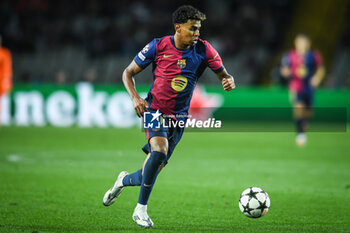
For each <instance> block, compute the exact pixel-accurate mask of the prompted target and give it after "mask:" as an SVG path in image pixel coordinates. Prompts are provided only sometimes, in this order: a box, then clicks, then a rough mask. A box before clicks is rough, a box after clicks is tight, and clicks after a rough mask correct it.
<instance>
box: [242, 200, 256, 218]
mask: <svg viewBox="0 0 350 233" xmlns="http://www.w3.org/2000/svg"><path fill="white" fill-rule="evenodd" d="M241 204H242V203H241ZM242 207H243V213H248V214H249V215H251V213H250V211H252V210H254V209H252V208H249V202H248V204H247V205H246V206H244V205H243V204H242Z"/></svg>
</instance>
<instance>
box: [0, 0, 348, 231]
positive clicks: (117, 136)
mask: <svg viewBox="0 0 350 233" xmlns="http://www.w3.org/2000/svg"><path fill="white" fill-rule="evenodd" d="M188 3H190V4H192V5H194V6H196V7H198V8H199V9H200V10H202V11H203V12H204V13H206V15H207V20H206V21H205V22H203V24H202V29H201V38H203V39H206V40H208V41H210V42H211V43H212V44H213V45H214V47H215V48H217V50H218V51H219V52H220V54H221V55H222V57H223V61H224V64H225V66H226V68H227V70H228V71H229V72H230V73H232V74H233V75H234V77H235V80H236V82H237V89H236V90H235V91H233V92H230V93H224V92H223V91H222V90H221V86H220V84H219V82H218V81H217V79H216V78H215V76H213V74H212V72H211V71H210V70H207V71H206V72H205V73H204V75H203V77H202V78H201V79H200V84H201V85H202V87H203V88H204V89H203V90H202V92H201V93H200V95H199V96H200V97H202V101H204V102H205V101H209V100H213V99H215V98H216V97H218V98H219V99H220V98H221V101H223V105H222V106H225V107H252V108H254V107H289V106H290V104H289V102H288V91H287V88H286V82H285V81H283V80H282V78H281V77H280V75H279V72H278V68H279V65H280V59H281V57H282V55H283V54H284V52H285V51H287V50H289V49H291V48H292V46H293V39H294V36H295V35H296V33H298V32H304V33H308V34H309V35H310V37H311V39H312V41H313V45H314V47H315V48H317V49H318V50H319V51H320V52H321V53H322V54H323V58H324V62H325V67H326V71H327V72H326V77H325V80H324V82H323V83H322V85H321V88H320V90H319V91H318V92H317V94H316V106H317V107H327V108H332V107H340V108H346V110H347V118H349V117H350V114H349V107H350V91H349V87H350V68H349V67H350V43H349V41H350V1H346V0H336V1H331V0H323V1H314V0H305V1H302V0H297V1H295V0H266V1H258V0H256V1H254V0H250V1H243V0H235V1H225V0H220V1H219V0H205V1H191V2H188V1H171V2H169V1H160V0H151V1H127V0H120V1H112V0H105V1H97V0H87V1H81V0H71V1H69V0H61V1H53V0H13V1H11V0H2V1H1V2H0V33H1V35H2V39H3V46H4V47H7V48H9V49H10V50H11V52H12V56H13V72H14V75H13V81H14V88H13V91H12V92H11V94H10V105H9V106H10V107H9V108H8V109H7V110H8V111H7V113H8V114H9V115H10V118H9V120H8V121H7V122H6V121H5V122H4V121H3V125H2V126H1V127H0V190H1V192H0V200H1V202H0V232H23V231H25V232H27V231H28V232H115V231H118V232H119V231H121V232H135V231H136V230H137V228H136V226H134V225H133V223H132V221H131V219H130V216H131V213H132V210H133V208H134V205H135V200H136V199H137V196H138V190H137V189H127V190H125V192H124V193H123V195H122V196H121V199H120V201H118V203H117V204H116V205H115V206H113V207H111V208H105V207H103V206H102V204H101V198H102V196H103V194H104V192H105V191H106V189H107V188H109V186H110V185H111V184H112V183H113V182H114V179H115V177H114V176H116V174H117V173H118V172H119V171H121V170H128V171H133V170H135V169H136V168H138V166H139V164H141V163H142V161H143V159H144V157H143V154H142V153H141V152H140V147H141V146H142V145H143V143H144V140H145V136H144V134H143V133H142V132H141V131H140V130H139V128H137V127H131V128H125V126H132V125H135V122H136V123H137V118H136V117H135V115H134V114H133V110H132V109H131V105H130V102H128V101H129V100H128V96H127V94H126V92H125V91H124V88H123V86H122V82H121V74H122V72H123V69H124V68H125V67H126V65H128V64H129V62H130V61H131V60H132V58H133V57H134V56H135V54H137V52H138V51H139V50H140V49H142V48H143V47H144V46H145V44H147V43H148V42H149V41H151V40H152V39H153V38H154V37H161V36H163V35H168V34H173V27H172V24H171V13H172V12H173V11H174V9H176V8H177V7H178V6H180V5H182V4H188ZM147 69H148V70H147V71H145V72H142V73H141V74H139V75H138V76H137V78H136V83H137V88H138V90H139V91H141V92H143V93H145V92H147V90H148V88H149V86H150V82H151V80H152V76H151V74H150V72H151V71H150V68H147ZM80 85H83V87H84V88H85V90H86V91H87V92H88V91H90V92H88V93H90V94H91V96H93V98H92V99H94V100H96V101H97V99H99V98H100V97H101V96H102V97H101V98H102V99H103V98H104V99H103V101H104V102H103V104H105V103H107V106H104V105H103V106H104V107H103V111H102V112H103V113H104V114H106V115H104V116H103V117H102V118H103V119H104V120H103V119H102V118H101V119H102V120H101V121H100V120H99V119H100V118H99V116H98V114H97V115H96V114H95V115H93V116H92V117H91V118H90V121H89V120H88V121H85V123H82V124H80V123H79V122H80V120H81V119H80V118H81V117H83V116H86V115H84V112H82V113H81V114H79V109H81V108H80V107H81V105H79V104H81V103H79V101H77V99H79V90H80V91H81V90H82V89H79V87H81V86H80ZM89 88H90V89H89ZM67 93H68V94H67ZM53 94H55V96H54V97H55V98H56V102H55V101H53V99H54V98H49V97H52V96H53ZM62 96H63V97H62ZM97 96H99V97H97ZM57 99H60V101H61V102H60V101H59V100H57ZM72 99H73V100H72ZM29 100H30V101H29ZM50 101H51V102H50ZM74 101H77V102H74ZM48 102H50V103H52V102H55V105H53V106H54V107H50V106H49V104H48ZM219 102H220V101H219ZM19 103H21V104H19ZM38 103H39V104H38ZM94 103H95V102H94ZM96 103H98V101H97V102H96ZM60 104H61V105H60ZM85 104H89V103H88V102H87V103H85ZM99 104H100V105H99V106H102V105H101V103H99ZM90 105H91V104H90ZM18 106H22V108H21V107H18ZM23 106H24V107H23ZM55 106H56V107H57V106H60V107H61V109H60V110H61V111H60V112H57V109H59V107H57V109H56V108H55ZM62 106H64V107H63V108H62ZM67 106H68V107H67ZM69 106H70V107H71V108H70V107H69ZM72 106H73V107H72ZM108 106H110V108H109V107H108ZM66 107H67V108H68V110H69V111H70V112H69V111H68V113H67V108H66ZM72 109H73V110H72ZM65 110H66V112H65ZM93 112H94V111H93V109H90V110H89V111H88V113H89V114H93ZM97 112H98V111H97ZM116 112H118V113H122V114H124V115H122V118H120V117H121V115H118V114H117V115H114V114H116ZM71 113H72V114H73V115H71ZM125 114H126V115H127V116H128V117H125ZM130 114H133V115H132V116H131V115H130ZM62 116H65V117H66V118H64V120H62V119H63V117H62ZM67 116H70V117H68V118H67ZM125 119H129V120H130V119H132V122H133V123H130V122H129V124H130V125H128V122H126V121H125ZM119 120H121V121H122V123H119ZM83 122H84V120H83ZM101 122H102V123H101ZM103 122H105V123H103ZM106 122H107V123H106ZM4 123H5V124H4ZM84 124H85V125H84ZM4 125H5V126H4ZM76 125H77V126H82V127H84V128H81V127H76ZM19 126H20V127H19ZM22 126H27V127H22ZM33 126H34V127H33ZM36 126H40V127H36ZM52 126H60V127H61V126H65V128H57V127H52ZM67 126H69V127H67ZM106 126H112V127H107V128H103V129H101V128H99V127H106ZM290 126H291V127H293V123H292V122H290ZM85 127H89V128H85ZM115 127H117V129H116V128H115ZM347 129H348V128H346V129H345V130H332V129H330V128H328V130H326V131H325V132H316V133H315V132H314V133H310V136H309V142H308V144H307V146H306V147H304V148H297V147H296V146H295V144H294V139H295V133H294V132H292V131H293V129H291V130H287V131H288V132H282V133H281V132H279V133H277V132H274V133H271V132H265V131H263V132H260V131H259V132H254V129H253V130H250V131H249V132H248V133H244V132H231V133H214V132H211V133H201V132H191V133H187V134H185V135H184V138H183V139H182V141H181V143H180V144H179V146H178V148H177V150H176V153H175V154H174V157H173V158H172V159H171V161H170V163H169V166H168V167H167V169H165V170H164V173H162V175H161V176H159V179H158V180H157V184H156V186H155V189H154V191H153V194H152V197H151V200H150V215H151V217H152V219H153V220H154V221H155V224H156V226H155V227H156V228H157V230H158V231H159V232H192V231H193V232H349V230H350V223H349V221H348V216H349V215H348V213H349V212H348V210H349V208H350V198H349V190H350V184H349V180H350V172H349V169H348V168H349V167H350V160H349V156H348V155H349V151H350V147H349V143H348V142H349V139H350V134H349V133H348V130H347ZM267 131H268V130H267ZM344 131H345V132H344ZM249 186H258V187H262V188H264V189H265V190H266V191H267V192H268V193H269V194H270V197H271V203H272V207H271V210H270V212H269V213H268V214H267V215H266V216H265V217H263V218H262V219H259V220H254V219H248V218H246V217H244V216H243V215H242V214H241V213H240V212H239V209H238V204H237V201H238V199H239V195H240V193H241V191H243V190H244V189H245V188H247V187H249ZM179 207H181V208H179ZM153 216H154V217H153ZM165 216H166V217H165Z"/></svg>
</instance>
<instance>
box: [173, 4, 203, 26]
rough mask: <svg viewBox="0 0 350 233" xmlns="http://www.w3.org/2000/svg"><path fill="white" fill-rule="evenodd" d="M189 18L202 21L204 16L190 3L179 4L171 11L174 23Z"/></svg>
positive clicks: (185, 20) (184, 21)
mask: <svg viewBox="0 0 350 233" xmlns="http://www.w3.org/2000/svg"><path fill="white" fill-rule="evenodd" d="M189 19H194V20H200V21H204V20H205V19H206V16H205V14H203V13H202V12H200V11H199V10H197V9H196V8H194V7H193V6H190V5H184V6H180V7H179V8H177V9H176V11H175V12H174V13H173V23H174V24H182V23H186V22H187V21H188V20H189Z"/></svg>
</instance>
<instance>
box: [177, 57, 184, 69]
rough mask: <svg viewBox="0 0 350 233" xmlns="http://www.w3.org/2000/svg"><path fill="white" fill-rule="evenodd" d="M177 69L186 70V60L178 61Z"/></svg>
mask: <svg viewBox="0 0 350 233" xmlns="http://www.w3.org/2000/svg"><path fill="white" fill-rule="evenodd" d="M177 67H179V68H180V69H184V68H185V67H186V59H179V60H177Z"/></svg>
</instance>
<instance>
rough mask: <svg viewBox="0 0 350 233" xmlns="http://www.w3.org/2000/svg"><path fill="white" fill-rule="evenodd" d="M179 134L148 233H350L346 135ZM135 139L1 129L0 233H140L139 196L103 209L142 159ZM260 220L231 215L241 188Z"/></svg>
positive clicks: (137, 135)
mask: <svg viewBox="0 0 350 233" xmlns="http://www.w3.org/2000/svg"><path fill="white" fill-rule="evenodd" d="M294 136H295V134H294V133H198V132H197V133H194V132H187V133H186V132H185V134H184V137H183V139H182V141H181V142H180V144H179V145H178V147H177V148H176V150H175V152H174V154H173V156H172V158H171V159H170V161H169V164H168V166H167V167H166V168H165V169H164V170H163V171H162V173H161V174H160V176H159V177H158V180H157V182H156V185H155V187H154V190H153V193H152V195H151V198H150V201H149V215H150V216H151V218H152V220H153V221H154V223H155V226H154V228H153V229H152V230H151V231H154V232H350V133H349V132H346V133H344V132H343V133H310V134H309V135H308V139H309V141H308V144H307V146H306V147H304V148H297V147H296V146H295V143H294ZM144 142H145V135H144V133H142V132H141V131H140V130H139V129H112V128H108V129H96V128H93V129H79V128H65V129H58V128H52V127H44V128H30V127H29V128H20V127H3V128H0V190H1V191H0V198H1V201H0V232H138V231H140V232H141V231H144V229H140V228H139V227H138V226H137V225H136V224H135V223H134V222H133V221H132V219H131V215H132V212H133V209H134V207H135V205H136V202H137V199H138V192H139V187H128V188H126V189H125V190H124V192H123V193H122V195H121V196H120V198H119V199H118V200H117V202H116V203H115V204H114V205H112V206H110V207H104V206H103V205H102V197H103V195H104V193H105V191H106V190H107V189H108V188H110V186H111V185H112V184H113V183H114V181H115V179H116V177H117V175H118V173H119V172H120V171H122V170H127V171H129V172H134V171H136V169H139V168H140V166H141V164H142V162H143V160H144V158H145V155H144V154H143V152H142V151H141V149H140V148H141V146H143V144H144ZM250 186H257V187H261V188H263V189H265V190H266V191H267V192H268V194H269V195H270V198H271V208H270V211H269V212H268V213H267V215H266V216H264V217H262V218H260V219H250V218H247V217H245V216H244V215H243V214H241V212H240V210H239V208H238V199H239V196H240V193H241V192H242V191H243V190H244V189H245V188H247V187H250Z"/></svg>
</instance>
